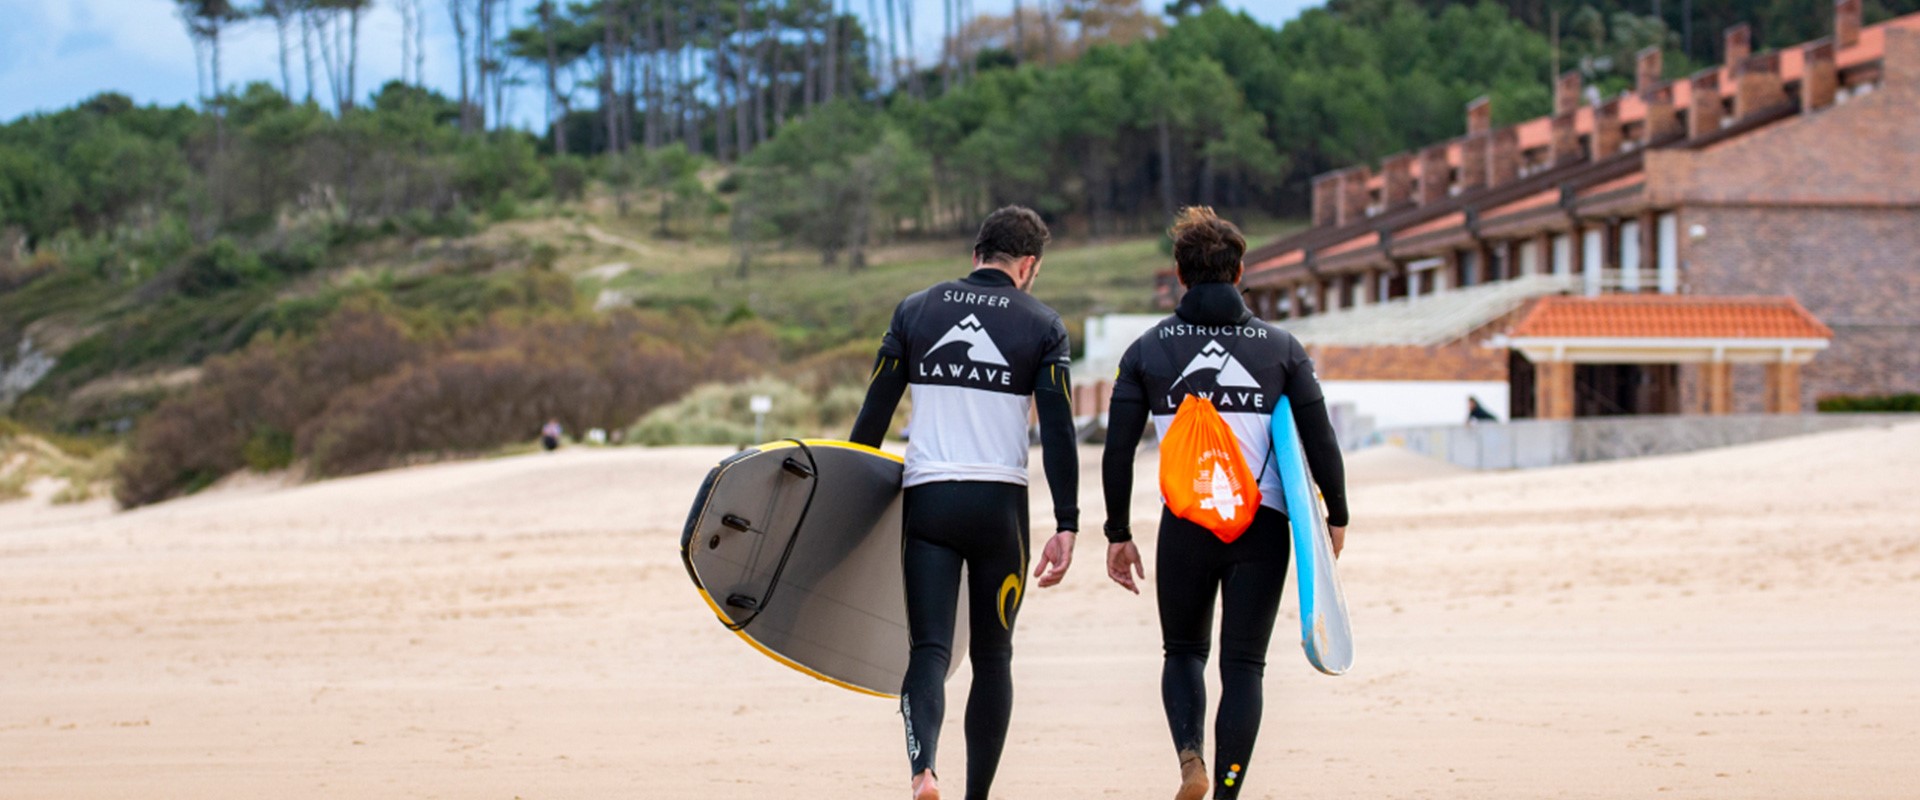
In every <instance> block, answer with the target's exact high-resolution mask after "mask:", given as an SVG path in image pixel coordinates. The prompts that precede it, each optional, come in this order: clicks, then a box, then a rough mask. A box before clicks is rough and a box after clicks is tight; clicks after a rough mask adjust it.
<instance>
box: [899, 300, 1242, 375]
mask: <svg viewBox="0 0 1920 800" xmlns="http://www.w3.org/2000/svg"><path fill="white" fill-rule="evenodd" d="M954 342H966V343H967V360H969V361H972V362H974V363H976V364H992V365H994V366H999V367H1004V366H1007V357H1006V356H1004V355H1001V354H1000V348H999V347H998V346H996V345H995V344H994V343H993V338H992V337H990V336H988V335H987V329H986V328H985V327H984V326H982V325H981V324H980V318H979V317H977V316H974V315H972V314H968V315H967V318H966V319H963V320H960V321H959V322H958V323H956V324H954V326H953V329H952V330H949V331H947V335H945V336H942V337H940V341H939V342H938V343H935V344H934V346H933V349H932V350H928V351H927V355H933V353H934V352H936V351H938V350H939V349H940V348H942V347H946V346H947V345H950V344H953V343H954ZM1244 371H1245V370H1242V372H1244Z"/></svg>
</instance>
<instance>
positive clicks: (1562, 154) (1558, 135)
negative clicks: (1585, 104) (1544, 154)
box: [1547, 111, 1585, 167]
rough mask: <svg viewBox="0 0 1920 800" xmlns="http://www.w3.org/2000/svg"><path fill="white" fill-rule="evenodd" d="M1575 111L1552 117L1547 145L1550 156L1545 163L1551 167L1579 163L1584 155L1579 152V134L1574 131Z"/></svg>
mask: <svg viewBox="0 0 1920 800" xmlns="http://www.w3.org/2000/svg"><path fill="white" fill-rule="evenodd" d="M1578 113H1579V112H1577V111H1568V112H1566V113H1564V114H1555V115H1553V123H1552V125H1553V127H1552V129H1551V130H1552V139H1551V143H1550V145H1549V147H1550V148H1551V149H1550V151H1549V152H1550V156H1549V158H1548V161H1547V163H1548V164H1550V165H1552V166H1555V167H1557V166H1560V165H1562V164H1571V163H1573V162H1575V161H1579V160H1580V157H1581V156H1583V155H1585V153H1582V152H1580V132H1579V131H1577V130H1574V127H1573V119H1574V116H1575V115H1576V114H1578Z"/></svg>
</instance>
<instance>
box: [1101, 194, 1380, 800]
mask: <svg viewBox="0 0 1920 800" xmlns="http://www.w3.org/2000/svg"><path fill="white" fill-rule="evenodd" d="M1172 234H1173V239H1174V245H1173V253H1174V265H1175V267H1176V269H1177V272H1178V274H1179V277H1180V282H1181V284H1182V285H1184V286H1185V287H1186V288H1187V291H1186V294H1184V295H1182V296H1181V298H1180V306H1179V308H1178V309H1176V310H1175V311H1174V313H1173V315H1172V316H1169V317H1167V318H1166V319H1164V320H1162V321H1160V323H1159V324H1157V325H1155V326H1154V327H1152V328H1150V329H1148V330H1147V332H1146V333H1144V334H1141V336H1140V338H1139V339H1138V340H1137V341H1135V342H1134V343H1133V345H1132V346H1131V347H1129V348H1127V352H1126V354H1125V355H1123V356H1122V357H1121V359H1120V370H1119V374H1118V376H1117V377H1116V378H1115V380H1114V384H1113V399H1112V403H1111V404H1110V407H1109V411H1108V417H1107V418H1108V423H1107V444H1106V452H1105V454H1104V455H1103V457H1102V461H1101V476H1102V483H1103V484H1104V487H1105V490H1106V491H1105V494H1106V500H1107V524H1106V534H1107V541H1108V542H1109V544H1108V546H1107V576H1108V577H1110V578H1112V579H1113V580H1114V582H1115V583H1118V584H1120V585H1121V586H1122V587H1124V588H1126V589H1128V590H1131V591H1133V592H1135V593H1138V592H1139V591H1140V589H1139V586H1138V585H1137V584H1136V583H1135V582H1134V579H1135V578H1136V577H1140V578H1144V577H1146V572H1145V570H1144V569H1143V568H1142V566H1141V562H1140V551H1139V549H1138V548H1137V547H1135V546H1134V544H1133V530H1132V527H1131V523H1132V519H1133V514H1132V507H1131V501H1132V498H1133V460H1134V450H1135V448H1136V447H1137V446H1138V445H1139V444H1140V436H1141V434H1142V433H1143V432H1144V431H1145V429H1146V426H1147V422H1148V421H1149V420H1151V421H1152V422H1153V424H1154V427H1155V428H1156V429H1157V431H1158V433H1159V434H1160V435H1161V436H1163V437H1164V436H1165V435H1166V432H1167V428H1168V426H1170V425H1171V424H1172V423H1173V418H1174V415H1175V414H1177V413H1178V410H1179V408H1180V403H1181V401H1182V400H1184V399H1185V398H1186V397H1187V395H1189V394H1193V395H1199V396H1202V397H1206V398H1208V399H1210V400H1212V401H1213V404H1214V405H1215V406H1216V407H1217V408H1218V409H1219V411H1220V417H1221V419H1222V420H1224V421H1225V422H1226V423H1227V425H1228V427H1230V428H1232V429H1233V433H1234V438H1235V439H1236V440H1237V441H1238V442H1239V444H1240V450H1241V454H1242V455H1243V456H1245V457H1246V461H1247V465H1248V466H1249V467H1251V468H1252V469H1253V470H1254V472H1255V473H1257V474H1258V475H1259V478H1258V483H1259V485H1260V496H1261V501H1260V507H1259V508H1258V509H1257V510H1256V511H1255V513H1254V516H1253V524H1252V527H1249V528H1248V529H1247V531H1246V532H1245V533H1243V534H1241V536H1240V537H1239V538H1238V539H1235V540H1234V541H1233V542H1231V543H1227V542H1222V541H1220V539H1219V538H1218V537H1216V536H1214V535H1213V533H1212V532H1210V531H1208V530H1207V529H1205V528H1202V527H1200V526H1199V525H1196V524H1194V523H1193V522H1190V521H1188V520H1186V519H1182V518H1180V517H1178V516H1176V515H1174V513H1173V512H1172V511H1171V510H1169V509H1167V508H1166V507H1165V505H1164V504H1163V505H1162V506H1161V513H1160V528H1159V536H1158V540H1157V541H1156V543H1155V544H1156V553H1157V560H1158V564H1159V570H1160V578H1159V580H1158V581H1157V582H1156V583H1155V585H1154V594H1155V600H1156V601H1157V603H1158V605H1159V608H1160V636H1161V644H1162V648H1163V652H1164V660H1163V661H1162V666H1161V673H1160V695H1161V698H1160V699H1161V703H1162V704H1163V705H1164V706H1165V708H1166V712H1167V726H1168V728H1169V729H1170V730H1171V732H1172V734H1173V747H1174V753H1175V755H1176V756H1177V757H1178V758H1179V761H1180V773H1181V775H1180V778H1181V780H1180V789H1179V791H1178V794H1176V795H1175V798H1176V800H1201V798H1204V797H1206V796H1207V794H1208V792H1212V795H1213V797H1214V798H1215V800H1233V799H1234V798H1236V797H1238V796H1239V794H1240V791H1241V787H1242V786H1244V785H1245V783H1246V777H1247V767H1248V764H1249V762H1250V761H1251V759H1252V756H1253V743H1254V739H1255V738H1256V737H1257V736H1258V734H1259V733H1260V718H1261V713H1262V706H1263V694H1262V691H1261V678H1262V676H1263V675H1264V674H1265V670H1266V665H1267V661H1266V659H1267V645H1268V643H1269V641H1271V639H1272V638H1273V625H1274V620H1275V619H1276V618H1277V617H1278V615H1279V613H1280V593H1281V590H1282V588H1283V587H1284V585H1285V581H1286V576H1287V560H1288V555H1289V549H1288V548H1289V544H1290V542H1291V537H1290V535H1289V533H1290V532H1289V529H1288V524H1287V512H1286V503H1285V501H1284V499H1283V498H1282V496H1281V487H1280V470H1279V469H1278V468H1277V467H1276V466H1275V464H1274V456H1273V447H1272V441H1273V440H1272V435H1271V433H1270V432H1269V431H1270V430H1271V425H1272V423H1273V414H1274V409H1275V408H1277V407H1278V406H1279V401H1280V397H1281V396H1282V395H1284V396H1286V397H1287V398H1289V399H1290V401H1291V406H1292V408H1293V421H1294V424H1295V425H1296V426H1298V428H1299V431H1300V439H1301V443H1302V444H1303V445H1304V446H1305V449H1306V456H1307V463H1308V466H1309V467H1310V468H1311V470H1312V474H1313V479H1314V482H1315V483H1316V484H1318V486H1319V489H1320V493H1321V496H1322V497H1323V499H1324V500H1325V501H1326V504H1327V525H1328V527H1329V528H1330V530H1329V531H1328V533H1329V535H1330V536H1331V538H1332V546H1333V552H1334V554H1335V555H1336V556H1337V555H1339V553H1340V550H1341V548H1342V547H1343V546H1344V543H1345V537H1346V525H1347V497H1346V466H1345V464H1344V463H1343V461H1342V459H1341V456H1340V445H1339V442H1338V440H1337V438H1336V437H1335V436H1334V431H1333V425H1332V422H1331V421H1330V420H1329V418H1328V416H1327V408H1326V400H1325V397H1324V396H1323V395H1322V394H1321V391H1320V382H1319V380H1318V379H1316V378H1315V377H1314V374H1313V362H1312V361H1311V360H1310V359H1309V358H1308V357H1307V351H1306V348H1304V347H1302V346H1301V344H1300V341H1299V340H1298V339H1295V338H1294V337H1293V335H1292V334H1290V333H1288V332H1286V331H1285V330H1282V329H1280V328H1279V327H1277V326H1274V325H1272V324H1269V323H1267V322H1264V321H1261V320H1260V319H1258V318H1256V317H1254V315H1253V311H1251V310H1250V309H1248V308H1247V305H1246V303H1245V301H1243V300H1242V299H1241V297H1240V287H1239V286H1238V284H1239V282H1240V275H1241V272H1242V263H1241V257H1242V256H1243V255H1245V253H1246V250H1247V241H1246V238H1245V237H1244V236H1242V235H1241V234H1240V230H1239V229H1238V228H1236V227H1234V226H1233V224H1232V223H1230V222H1227V221H1226V220H1223V219H1220V218H1219V217H1218V216H1215V215H1214V213H1213V210H1212V209H1208V208H1190V209H1187V210H1186V211H1185V212H1184V213H1183V214H1182V215H1181V217H1180V220H1179V222H1178V224H1176V225H1175V226H1174V228H1173V231H1172ZM1216 602H1217V603H1218V605H1219V606H1220V628H1219V630H1220V704H1219V709H1218V712H1217V713H1216V715H1215V718H1214V726H1213V727H1214V736H1215V745H1214V762H1213V769H1212V771H1211V772H1209V771H1208V769H1207V765H1206V759H1205V756H1204V744H1205V739H1206V720H1207V685H1206V678H1205V670H1206V665H1207V656H1208V655H1209V654H1210V653H1211V651H1212V650H1213V630H1214V626H1213V609H1214V606H1215V604H1216Z"/></svg>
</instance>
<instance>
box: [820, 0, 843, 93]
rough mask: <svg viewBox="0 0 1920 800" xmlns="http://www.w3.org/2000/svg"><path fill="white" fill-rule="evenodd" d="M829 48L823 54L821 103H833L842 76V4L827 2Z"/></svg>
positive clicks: (833, 1) (832, 1)
mask: <svg viewBox="0 0 1920 800" xmlns="http://www.w3.org/2000/svg"><path fill="white" fill-rule="evenodd" d="M826 27H827V33H826V36H827V48H826V51H825V52H823V53H821V56H822V60H823V62H824V63H823V64H822V65H821V70H822V72H821V78H820V99H821V102H826V103H831V102H833V96H834V92H835V91H836V90H838V89H839V88H840V75H839V73H838V70H837V67H838V66H839V62H840V2H839V0H827V25H826Z"/></svg>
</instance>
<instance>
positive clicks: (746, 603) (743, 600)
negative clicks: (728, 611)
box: [727, 594, 760, 611]
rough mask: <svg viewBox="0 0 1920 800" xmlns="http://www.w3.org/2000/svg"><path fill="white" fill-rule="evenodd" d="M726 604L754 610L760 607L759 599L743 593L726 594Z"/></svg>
mask: <svg viewBox="0 0 1920 800" xmlns="http://www.w3.org/2000/svg"><path fill="white" fill-rule="evenodd" d="M727 605H730V606H733V607H734V608H743V609H746V610H748V611H754V610H757V609H759V608H760V601H759V600H758V599H756V598H752V597H748V596H746V595H744V594H730V595H727Z"/></svg>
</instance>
